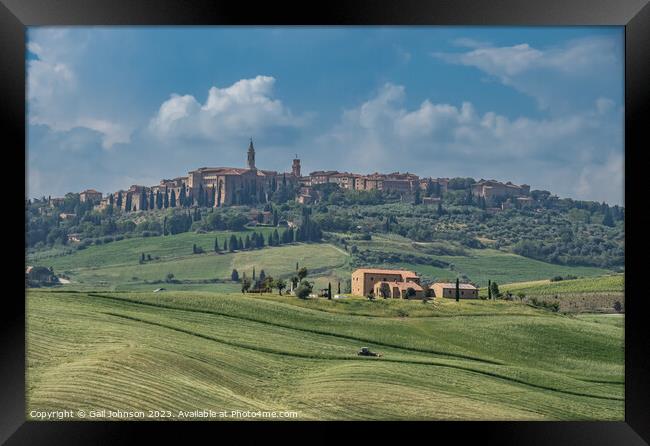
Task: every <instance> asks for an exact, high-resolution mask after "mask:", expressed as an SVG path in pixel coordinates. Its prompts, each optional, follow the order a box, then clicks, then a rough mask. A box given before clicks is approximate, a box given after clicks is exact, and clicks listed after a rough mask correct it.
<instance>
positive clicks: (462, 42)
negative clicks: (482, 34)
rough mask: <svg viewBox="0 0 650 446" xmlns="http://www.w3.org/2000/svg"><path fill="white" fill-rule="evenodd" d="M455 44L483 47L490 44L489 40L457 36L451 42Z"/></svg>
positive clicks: (466, 46)
mask: <svg viewBox="0 0 650 446" xmlns="http://www.w3.org/2000/svg"><path fill="white" fill-rule="evenodd" d="M451 43H452V44H453V45H455V46H460V47H465V48H484V47H487V46H490V42H486V41H483V40H476V39H472V38H469V37H459V38H458V39H454V40H452V42H451Z"/></svg>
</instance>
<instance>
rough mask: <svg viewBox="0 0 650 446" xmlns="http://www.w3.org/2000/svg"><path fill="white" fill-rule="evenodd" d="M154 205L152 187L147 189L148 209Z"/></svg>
mask: <svg viewBox="0 0 650 446" xmlns="http://www.w3.org/2000/svg"><path fill="white" fill-rule="evenodd" d="M155 206H156V202H155V201H154V198H153V189H151V190H149V209H153V208H154V207H155Z"/></svg>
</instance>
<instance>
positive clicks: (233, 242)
mask: <svg viewBox="0 0 650 446" xmlns="http://www.w3.org/2000/svg"><path fill="white" fill-rule="evenodd" d="M236 249H237V237H235V234H233V235H231V236H230V252H233V251H234V250H236Z"/></svg>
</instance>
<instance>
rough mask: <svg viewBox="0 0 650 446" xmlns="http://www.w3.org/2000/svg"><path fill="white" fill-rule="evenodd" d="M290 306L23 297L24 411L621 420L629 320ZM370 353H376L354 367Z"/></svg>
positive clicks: (147, 297) (214, 297) (438, 306)
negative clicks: (364, 353)
mask: <svg viewBox="0 0 650 446" xmlns="http://www.w3.org/2000/svg"><path fill="white" fill-rule="evenodd" d="M297 302H298V300H297V299H296V298H295V297H291V296H284V297H279V296H274V297H270V296H267V297H256V296H251V295H242V294H241V293H235V294H224V293H212V292H198V291H192V292H183V291H169V292H166V293H156V294H154V293H151V292H130V293H126V292H110V291H103V292H81V291H80V292H66V291H65V290H28V293H27V389H28V391H27V413H28V417H29V412H30V411H31V410H36V409H37V410H48V409H62V408H71V409H83V410H86V411H87V412H88V411H91V410H100V409H106V410H122V411H127V410H142V411H145V412H147V411H149V410H159V411H170V413H171V414H172V418H175V419H178V418H179V415H178V411H180V410H184V411H195V410H199V409H212V410H215V411H229V412H230V411H232V410H242V411H247V410H251V411H255V410H266V411H272V410H274V411H294V412H295V413H296V414H297V416H296V417H297V419H299V420H339V419H345V420H347V419H356V420H402V419H418V420H469V419H471V420H622V419H623V416H624V412H623V409H624V401H623V397H624V393H623V390H624V386H623V376H624V375H623V327H622V324H620V323H618V322H616V321H618V320H622V316H600V317H598V316H592V317H590V318H586V317H582V316H581V317H573V316H565V315H560V314H557V313H550V312H547V311H544V310H539V309H535V308H532V307H530V306H527V305H525V304H522V303H518V302H504V301H502V302H495V301H474V302H469V301H463V302H459V303H457V302H455V301H454V300H450V299H444V300H437V299H436V300H435V302H434V303H427V304H422V303H421V302H416V301H387V302H386V303H383V302H382V303H381V305H376V304H379V302H370V301H367V300H363V299H355V298H351V300H345V299H342V300H340V301H339V300H333V301H327V300H324V299H314V300H313V301H311V302H309V304H304V305H303V304H302V303H297ZM393 305H395V306H396V307H397V308H393ZM423 308H426V309H423ZM398 312H401V315H396V314H397V313H398ZM606 317H609V319H610V320H612V321H613V322H609V321H608V322H604V321H602V319H604V318H606ZM361 346H367V347H369V348H370V349H371V350H372V351H376V352H379V353H381V354H382V356H381V357H375V358H372V357H370V358H368V357H359V356H357V355H356V352H357V350H358V349H359V348H360V347H361Z"/></svg>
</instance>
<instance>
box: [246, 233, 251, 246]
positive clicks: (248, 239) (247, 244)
mask: <svg viewBox="0 0 650 446" xmlns="http://www.w3.org/2000/svg"><path fill="white" fill-rule="evenodd" d="M244 249H251V238H250V237H249V236H248V234H246V238H245V239H244Z"/></svg>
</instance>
